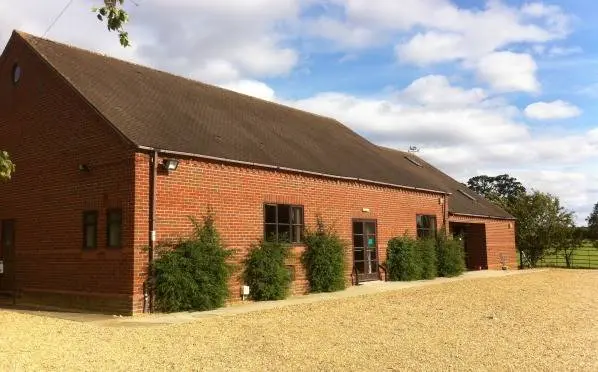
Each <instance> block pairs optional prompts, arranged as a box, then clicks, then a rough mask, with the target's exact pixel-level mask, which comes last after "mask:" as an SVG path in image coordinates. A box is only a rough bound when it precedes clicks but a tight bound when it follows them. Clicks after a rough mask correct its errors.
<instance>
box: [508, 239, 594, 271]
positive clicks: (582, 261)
mask: <svg viewBox="0 0 598 372" xmlns="http://www.w3.org/2000/svg"><path fill="white" fill-rule="evenodd" d="M517 260H519V252H517ZM518 262H519V261H518ZM571 262H572V265H571V266H572V268H578V269H598V249H597V248H596V247H594V245H592V243H591V242H586V243H584V245H583V247H581V248H579V249H578V250H577V251H575V253H574V254H573V257H572V260H571ZM538 266H539V267H567V265H566V262H565V257H564V256H563V255H561V254H559V255H554V254H552V255H547V256H546V257H544V259H542V260H541V261H540V262H539V263H538Z"/></svg>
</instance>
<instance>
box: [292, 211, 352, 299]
mask: <svg viewBox="0 0 598 372" xmlns="http://www.w3.org/2000/svg"><path fill="white" fill-rule="evenodd" d="M305 244H306V246H307V248H306V249H305V251H304V252H303V255H302V257H301V261H302V263H303V265H304V266H305V271H306V272H307V279H308V280H309V288H310V292H335V291H340V290H343V289H345V244H344V243H343V241H342V240H341V239H340V237H339V236H338V235H337V234H336V233H335V232H334V231H332V230H331V229H327V228H326V227H325V226H324V222H323V221H322V220H321V219H320V218H318V223H317V228H316V230H314V231H310V230H307V231H306V232H305Z"/></svg>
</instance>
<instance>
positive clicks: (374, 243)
mask: <svg viewBox="0 0 598 372" xmlns="http://www.w3.org/2000/svg"><path fill="white" fill-rule="evenodd" d="M353 264H354V265H355V268H356V269H357V275H358V279H359V281H366V280H377V279H378V239H377V234H376V220H354V221H353Z"/></svg>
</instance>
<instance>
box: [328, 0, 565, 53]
mask: <svg viewBox="0 0 598 372" xmlns="http://www.w3.org/2000/svg"><path fill="white" fill-rule="evenodd" d="M329 1H330V2H332V3H335V4H337V5H338V6H340V7H341V9H342V10H343V11H344V17H343V20H342V21H339V20H338V19H336V18H333V17H328V18H329V19H333V20H334V22H331V24H334V25H335V30H336V32H327V33H324V35H323V36H324V37H327V38H329V39H331V40H333V41H335V42H337V43H339V44H340V45H344V46H347V47H357V48H360V47H368V44H367V43H365V42H357V43H356V42H354V40H355V34H356V32H353V31H352V30H359V32H358V33H359V34H362V35H363V34H365V33H366V31H367V35H368V37H367V39H368V40H376V39H377V37H376V36H375V35H376V34H377V35H385V34H388V33H389V32H399V33H409V32H411V31H413V30H418V32H417V33H416V34H415V35H411V36H409V37H408V38H407V40H406V41H403V42H401V43H399V44H398V45H397V46H396V50H397V55H398V56H399V58H401V60H402V61H404V62H410V63H415V64H429V63H436V62H448V61H455V60H468V61H474V60H477V59H479V58H480V57H481V56H483V55H486V54H488V53H491V52H494V51H496V50H499V49H502V48H504V47H506V46H508V45H511V44H514V43H545V42H547V41H551V40H557V39H562V38H564V37H565V36H566V35H567V34H568V33H569V32H570V17H569V16H568V15H567V14H565V13H564V12H563V11H562V10H561V9H560V8H559V7H558V6H545V5H543V4H541V3H531V4H530V3H528V4H526V5H524V6H523V7H521V8H518V7H514V6H508V5H506V4H504V3H503V2H501V1H489V2H487V4H486V6H485V7H484V8H482V9H464V8H460V7H459V6H457V5H456V4H455V3H454V2H452V1H449V0H402V1H395V0H378V1H375V2H373V1H369V0H329ZM320 22H322V21H320ZM421 29H423V31H421ZM341 30H342V32H341Z"/></svg>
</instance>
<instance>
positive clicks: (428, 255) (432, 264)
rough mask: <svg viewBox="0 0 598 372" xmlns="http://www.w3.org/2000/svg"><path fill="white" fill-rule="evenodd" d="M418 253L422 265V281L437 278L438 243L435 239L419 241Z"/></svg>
mask: <svg viewBox="0 0 598 372" xmlns="http://www.w3.org/2000/svg"><path fill="white" fill-rule="evenodd" d="M417 252H418V254H419V257H420V264H421V277H420V279H434V278H436V274H437V267H436V241H435V240H434V239H421V240H418V241H417Z"/></svg>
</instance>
